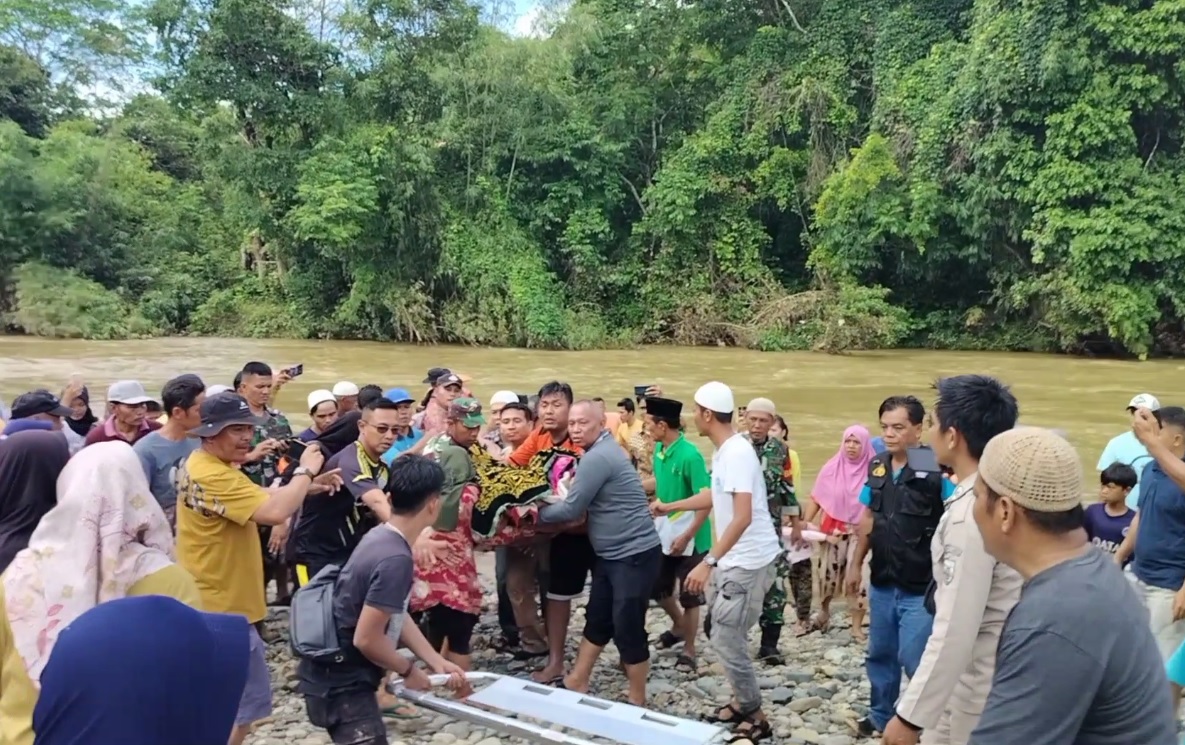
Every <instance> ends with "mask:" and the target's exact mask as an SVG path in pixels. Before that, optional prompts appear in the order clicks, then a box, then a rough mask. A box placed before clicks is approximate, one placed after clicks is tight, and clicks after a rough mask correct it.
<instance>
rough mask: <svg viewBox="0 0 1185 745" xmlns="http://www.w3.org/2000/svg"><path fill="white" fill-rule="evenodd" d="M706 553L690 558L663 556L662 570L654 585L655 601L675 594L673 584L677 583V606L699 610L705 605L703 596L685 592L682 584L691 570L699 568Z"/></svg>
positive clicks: (693, 555)
mask: <svg viewBox="0 0 1185 745" xmlns="http://www.w3.org/2000/svg"><path fill="white" fill-rule="evenodd" d="M705 556H707V553H702V554H692V555H691V556H663V557H662V569H661V570H660V571H659V573H658V581H657V582H655V583H654V595H653V596H652V597H653V598H654V599H655V600H666V599H667V598H669V597H671V596H672V595H674V594H675V583H676V582H678V583H679V605H680V606H682V607H683V608H685V609H687V608H699V607H700V606H702V605H704V604H705V602H706V601H705V599H704V596H703V595H697V594H695V593H689V592H685V591H684V590H683V586H684V584H685V583H686V582H687V575H688V574H691V570H692V569H695V568H696V567H697V566H699V563H700V562H701V561H703V560H704V557H705Z"/></svg>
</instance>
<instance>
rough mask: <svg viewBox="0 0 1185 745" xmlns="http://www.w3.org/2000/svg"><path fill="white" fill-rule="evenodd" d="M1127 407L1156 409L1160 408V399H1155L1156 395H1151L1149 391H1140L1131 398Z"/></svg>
mask: <svg viewBox="0 0 1185 745" xmlns="http://www.w3.org/2000/svg"><path fill="white" fill-rule="evenodd" d="M1127 408H1129V409H1149V410H1150V411H1156V410H1157V409H1159V408H1160V401H1159V400H1157V398H1156V396H1153V395H1152V394H1151V393H1141V394H1140V395H1138V396H1136V397H1135V398H1133V399H1132V400H1131V403H1129V404H1128V405H1127Z"/></svg>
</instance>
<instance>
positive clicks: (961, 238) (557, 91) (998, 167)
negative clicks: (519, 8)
mask: <svg viewBox="0 0 1185 745" xmlns="http://www.w3.org/2000/svg"><path fill="white" fill-rule="evenodd" d="M542 17H543V19H544V21H543V24H542V25H543V28H542V29H541V31H542V33H538V34H533V35H531V36H526V37H519V36H515V35H513V34H509V33H507V32H506V31H504V30H502V28H501V27H500V26H499V25H497V24H494V23H493V22H491V20H490V18H489V9H488V8H486V7H483V6H480V5H477V4H474V3H471V2H468V1H467V0H290V1H288V2H280V1H279V0H151V1H150V2H146V3H143V4H134V5H130V6H125V4H122V3H117V2H113V0H39V1H35V0H0V287H3V288H5V291H4V293H3V295H2V296H0V312H2V313H3V315H2V318H0V320H2V321H3V323H4V325H6V326H7V327H8V328H10V329H15V330H22V331H25V332H28V333H37V334H47V335H63V336H86V337H95V338H117V337H123V336H131V335H142V334H179V333H199V334H223V335H232V334H233V335H257V336H264V335H269V336H295V337H339V338H367V339H383V340H396V341H413V342H434V341H453V342H463V343H472V344H491V345H507V346H527V347H542V348H589V347H596V346H612V345H624V344H634V343H639V342H674V343H683V344H725V345H730V344H735V345H744V346H750V347H756V348H762V349H807V348H817V349H826V350H829V351H842V350H845V349H858V348H871V347H887V346H898V345H917V346H929V347H942V348H948V347H957V348H973V349H1028V350H1061V351H1071V352H1088V353H1098V354H1125V355H1137V356H1144V355H1148V354H1172V353H1177V352H1179V351H1181V349H1182V347H1183V346H1185V323H1183V322H1182V319H1183V318H1185V156H1183V154H1182V138H1183V136H1185V125H1183V121H1182V118H1183V117H1185V83H1183V81H1185V61H1183V60H1185V0H1085V1H1084V2H1077V3H1072V2H1067V1H1066V0H1011V1H1009V2H1005V1H1003V0H911V1H909V2H889V1H888V0H829V1H824V0H572V1H571V2H569V3H567V4H565V5H563V6H557V7H552V8H549V9H548V12H546V13H544V14H543V15H542ZM503 25H504V24H503Z"/></svg>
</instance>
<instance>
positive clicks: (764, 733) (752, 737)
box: [724, 718, 774, 745]
mask: <svg viewBox="0 0 1185 745" xmlns="http://www.w3.org/2000/svg"><path fill="white" fill-rule="evenodd" d="M745 724H747V725H749V726H748V727H745V728H744V729H741V726H742V725H745ZM773 736H774V728H773V725H772V724H770V723H769V720H768V719H762V720H761V721H760V722H755V721H753V720H752V719H748V718H746V719H745V721H744V722H741V723H740V725H738V726H737V728H736V729H735V730H733V735H732V737H730V738H728V739H727V740H725V741H724V742H725V743H728V744H729V745H731V743H741V742H751V743H758V742H761V741H762V740H768V739H769V738H771V737H773Z"/></svg>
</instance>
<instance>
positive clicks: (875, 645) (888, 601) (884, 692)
mask: <svg viewBox="0 0 1185 745" xmlns="http://www.w3.org/2000/svg"><path fill="white" fill-rule="evenodd" d="M868 612H869V619H868V656H867V658H866V659H865V661H864V665H865V669H866V670H867V671H868V682H869V684H870V685H871V687H872V695H871V697H870V698H871V701H870V707H869V711H868V718H869V719H871V720H872V724H873V725H874V726H875V727H876V728H877V729H878V730H880V731H881V732H883V731H884V729H885V725H887V724H888V723H889V720H890V719H892V718H893V715H894V713H895V712H896V708H897V698H898V697H899V696H900V695H901V671H902V669H904V670H905V674H906V675H908V676H910V677H913V674H914V673H915V672H917V669H918V663H919V662H921V660H922V652H924V651H925V650H926V640H927V639H929V638H930V627H931V626H933V624H934V617H933V616H931V615H930V614H929V613H928V612H927V611H926V596H925V595H914V594H912V593H908V592H904V591H902V590H899V589H897V588H895V587H876V586H875V585H872V586H869V588H868Z"/></svg>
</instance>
